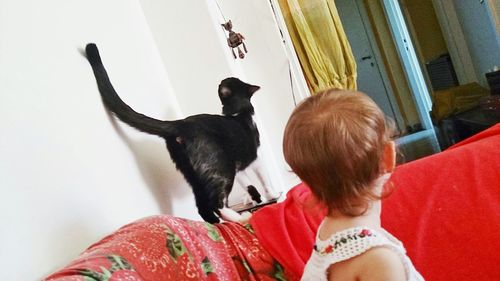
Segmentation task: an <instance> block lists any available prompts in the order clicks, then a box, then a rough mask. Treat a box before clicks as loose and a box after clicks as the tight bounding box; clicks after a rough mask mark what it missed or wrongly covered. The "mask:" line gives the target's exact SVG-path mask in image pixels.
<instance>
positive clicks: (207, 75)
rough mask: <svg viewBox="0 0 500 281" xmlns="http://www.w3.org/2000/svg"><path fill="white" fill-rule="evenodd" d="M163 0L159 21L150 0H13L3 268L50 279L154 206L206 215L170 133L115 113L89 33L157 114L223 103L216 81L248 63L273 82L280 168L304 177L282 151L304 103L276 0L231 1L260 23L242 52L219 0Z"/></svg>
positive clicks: (3, 89) (248, 74)
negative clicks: (214, 5)
mask: <svg viewBox="0 0 500 281" xmlns="http://www.w3.org/2000/svg"><path fill="white" fill-rule="evenodd" d="M154 2H155V1H149V0H144V1H142V2H141V4H142V7H143V8H144V10H145V14H146V17H147V21H146V20H145V17H144V14H143V12H142V10H141V5H140V4H139V2H138V1H137V0H107V1H102V0H87V1H63V0H47V1H35V0H25V1H17V0H0V131H1V137H0V155H1V161H0V214H1V215H0V248H1V249H2V250H1V251H0V264H2V268H3V270H2V271H0V279H1V280H37V279H40V278H41V277H43V276H44V275H46V274H48V273H50V272H52V271H53V270H55V269H57V268H59V267H61V266H63V265H65V264H66V263H68V262H69V261H70V260H71V259H72V258H74V257H75V256H76V255H78V253H79V252H81V251H82V250H83V249H84V248H85V247H86V246H88V245H89V244H90V243H92V242H94V241H96V240H98V239H99V238H101V237H103V236H104V235H105V234H107V233H109V232H111V231H113V230H115V229H116V228H118V227H119V226H122V225H124V224H126V223H128V222H130V221H133V220H135V219H138V218H141V217H144V216H148V215H152V214H157V213H169V214H174V215H177V216H182V217H187V218H193V219H198V215H197V214H196V209H195V206H194V202H193V197H192V194H191V191H190V189H189V187H188V186H187V184H186V183H185V182H184V180H183V178H182V176H181V175H180V174H179V173H178V172H177V171H176V170H175V168H174V167H173V164H172V162H171V160H170V158H169V156H168V152H167V150H166V149H165V146H164V143H163V142H162V140H161V139H159V138H155V137H152V136H149V135H145V134H142V133H139V132H136V131H135V130H133V129H130V128H128V127H127V126H126V125H123V124H121V123H120V122H112V121H113V120H114V119H112V118H111V119H110V117H109V116H108V115H107V113H106V111H105V109H104V107H103V105H102V103H101V100H100V96H99V93H98V91H97V87H96V85H95V80H94V77H93V74H92V71H91V68H90V66H89V65H88V63H87V61H86V59H85V58H84V57H83V56H82V55H81V54H80V52H81V48H83V47H84V46H85V44H86V43H87V42H90V41H93V42H96V43H97V44H98V46H99V47H100V50H101V55H102V57H103V61H104V64H105V65H106V66H107V69H108V72H109V74H110V77H111V80H112V81H113V83H114V85H115V87H116V89H117V91H118V92H119V93H120V95H121V96H122V98H123V99H124V100H125V101H126V102H127V103H129V104H131V105H133V107H134V108H135V109H136V110H138V111H140V112H143V113H147V114H148V115H152V116H155V117H157V118H162V119H173V118H180V117H182V116H185V115H190V114H195V113H202V112H208V113H218V112H220V105H219V101H218V99H217V98H216V94H215V92H216V87H217V84H218V82H219V81H220V79H222V78H224V77H225V76H229V75H233V73H235V72H237V73H240V74H241V75H243V76H245V78H246V80H248V81H249V82H250V83H255V84H258V85H260V86H262V90H261V91H260V92H259V93H258V95H256V97H255V105H256V108H257V113H258V115H259V119H260V120H261V122H260V123H261V124H262V126H261V131H263V135H264V137H265V138H266V139H267V141H266V143H267V145H266V146H267V147H268V152H269V154H272V157H270V159H271V160H270V161H271V162H272V163H271V166H272V168H273V170H272V172H273V173H275V175H274V177H275V178H278V179H279V180H280V181H281V182H282V184H283V188H284V189H286V188H288V187H290V186H291V185H292V184H293V183H295V182H296V179H295V178H294V177H293V176H291V174H290V173H288V171H287V170H286V166H285V164H284V161H283V158H282V155H281V137H282V132H283V127H284V123H285V122H286V118H287V117H288V114H289V113H290V112H291V110H292V108H293V103H292V101H291V100H292V98H291V96H290V95H289V85H288V69H287V67H288V66H287V64H286V58H285V56H284V51H283V50H282V47H281V45H280V38H279V36H276V35H277V30H276V29H273V26H274V22H273V20H272V15H271V13H270V9H268V6H266V3H267V1H264V0H259V1H258V2H255V1H251V2H252V3H250V2H249V1H242V0H239V1H234V2H233V1H220V2H222V5H223V6H225V7H224V8H225V9H227V13H226V16H231V18H232V19H233V22H234V25H235V29H237V31H239V32H242V33H244V34H245V35H246V37H247V43H248V47H249V51H250V53H249V54H248V57H247V58H246V59H245V60H244V61H242V62H240V63H236V65H234V63H235V62H231V61H230V60H228V57H227V55H229V53H228V50H227V49H226V48H225V47H224V46H223V43H222V42H220V40H219V39H220V38H219V39H217V38H218V37H216V36H214V35H216V34H217V33H216V31H215V27H214V26H216V24H217V23H215V22H214V20H216V19H214V18H213V11H212V10H209V9H208V7H209V6H207V5H206V4H203V5H201V3H200V2H201V1H199V0H183V1H156V2H167V3H168V5H167V4H166V3H163V4H160V3H154ZM148 3H149V4H151V5H153V4H154V5H164V9H163V10H157V11H156V12H158V13H156V14H152V13H151V10H150V9H149V10H148V6H147V5H148ZM240 5H242V6H240ZM151 7H153V8H154V7H158V6H150V8H151ZM148 11H149V12H148ZM161 18H163V19H164V20H166V22H162V21H158V20H160V19H161ZM155 21H156V24H157V25H155ZM162 23H167V24H166V25H163V26H162ZM148 24H149V25H150V26H151V30H152V31H153V36H152V35H151V31H150V28H149V26H148ZM161 26H162V28H160V29H158V28H159V27H161ZM163 36H164V37H163ZM217 36H220V34H219V35H217ZM153 38H154V39H153ZM162 38H164V39H162ZM162 40H164V41H162ZM157 46H158V47H157ZM158 50H159V51H158ZM193 81H196V82H193Z"/></svg>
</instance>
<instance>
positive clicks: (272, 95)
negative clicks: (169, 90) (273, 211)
mask: <svg viewBox="0 0 500 281" xmlns="http://www.w3.org/2000/svg"><path fill="white" fill-rule="evenodd" d="M217 2H218V4H219V5H220V8H221V10H222V12H223V15H224V17H225V18H226V20H229V19H231V20H232V22H233V27H234V28H233V29H234V30H235V31H236V32H240V33H242V34H243V35H244V36H245V38H246V41H245V42H246V45H247V47H248V51H249V53H248V54H246V58H245V59H243V60H240V59H237V60H234V59H233V57H232V54H231V51H230V49H229V47H227V44H226V42H225V34H224V32H223V30H222V28H221V26H220V23H221V22H224V20H223V19H222V16H221V13H220V10H219V9H218V7H217V5H216V2H215V1H214V0H206V1H200V0H183V1H155V0H141V1H140V3H141V5H142V7H143V10H144V14H145V16H146V19H147V21H148V23H149V25H150V27H151V31H152V33H153V37H154V38H155V41H156V42H157V45H158V49H159V51H160V54H161V56H162V59H163V61H164V63H165V67H166V69H167V71H168V72H169V74H170V78H171V81H172V86H173V88H174V90H175V93H176V96H177V98H178V101H179V105H180V107H181V108H182V111H183V113H184V114H186V115H191V114H198V113H201V112H209V113H220V111H221V105H220V102H219V100H218V98H217V95H216V91H217V86H218V84H219V82H220V80H222V79H224V78H226V77H228V76H235V77H238V78H240V79H242V80H244V81H246V82H248V83H251V84H256V85H259V86H261V87H262V88H261V90H260V91H258V92H257V93H256V94H255V96H254V98H253V104H254V105H255V108H256V119H257V124H258V126H259V130H260V132H261V140H262V143H263V154H264V158H265V161H264V162H265V163H266V164H267V165H266V168H267V169H268V170H269V171H271V173H270V174H271V175H270V176H271V181H272V183H273V185H274V186H275V187H276V189H281V190H284V191H286V190H287V189H288V188H290V187H291V186H292V185H293V184H295V183H296V182H297V179H296V177H295V176H294V175H292V174H291V173H290V172H289V170H288V168H287V166H286V163H285V161H284V158H283V154H282V148H281V141H282V138H283V130H284V126H285V124H286V121H287V120H288V116H289V115H290V113H291V111H292V110H293V108H294V102H293V97H292V95H291V89H290V81H289V80H290V78H289V70H288V59H287V57H286V53H285V50H284V47H283V44H282V40H281V37H280V34H279V30H278V28H277V26H276V24H275V22H274V15H273V13H272V10H271V7H270V6H269V2H268V1H267V0H259V1H245V0H219V1H217Z"/></svg>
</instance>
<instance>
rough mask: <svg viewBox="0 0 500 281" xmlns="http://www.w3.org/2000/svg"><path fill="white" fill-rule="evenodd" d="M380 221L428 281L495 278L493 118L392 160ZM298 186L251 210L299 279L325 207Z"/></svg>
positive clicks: (499, 273)
mask: <svg viewBox="0 0 500 281" xmlns="http://www.w3.org/2000/svg"><path fill="white" fill-rule="evenodd" d="M391 179H392V180H393V182H394V183H395V186H396V189H395V191H394V193H393V194H392V195H391V196H390V197H389V198H388V199H386V200H384V202H383V212H382V224H383V227H384V228H386V229H387V230H388V231H389V232H391V233H392V234H394V235H395V236H396V237H398V238H399V239H400V240H401V241H402V242H403V244H404V245H405V247H406V249H407V251H408V255H409V257H410V258H411V259H412V261H413V263H414V264H415V266H416V268H417V270H419V271H420V272H421V274H422V275H423V276H424V278H426V279H427V280H443V281H444V280H447V281H448V280H463V281H470V280H500V265H499V264H498V261H499V260H500V258H499V257H497V255H498V254H499V253H500V124H497V125H496V126H494V127H493V128H490V129H489V130H487V131H484V132H482V133H480V134H478V135H476V136H474V137H472V138H470V139H467V140H465V141H463V142H461V143H459V144H457V145H455V146H453V147H451V148H450V149H448V150H446V151H444V152H442V153H439V154H436V155H433V156H430V157H426V158H424V159H420V160H417V161H413V162H410V163H407V164H404V165H401V166H399V167H398V168H397V169H396V171H395V172H394V174H393V176H392V178H391ZM308 202H310V191H309V190H308V188H307V187H306V186H304V185H298V186H296V187H295V188H293V189H292V190H291V191H290V192H289V193H288V195H287V199H286V200H285V201H284V202H282V203H279V204H275V205H274V206H270V207H267V208H263V209H261V210H259V211H258V212H256V213H255V214H254V215H253V217H252V219H251V221H250V222H251V224H252V226H253V228H254V229H255V233H256V236H257V237H258V238H259V241H260V243H261V244H262V245H263V246H264V248H266V249H267V250H268V251H269V252H270V253H271V254H272V255H273V256H274V257H275V258H276V259H277V260H278V261H279V262H280V263H281V264H282V265H283V266H284V267H285V269H286V270H287V271H288V272H290V273H291V276H290V277H291V278H290V279H298V278H299V277H300V275H301V274H302V271H303V268H304V265H305V262H306V261H307V259H308V258H309V255H310V254H311V250H312V246H313V244H314V242H313V241H314V235H315V233H316V230H317V226H318V224H319V222H320V221H321V220H322V218H323V217H324V211H321V210H319V211H318V209H314V208H311V207H310V206H309V205H310V203H308Z"/></svg>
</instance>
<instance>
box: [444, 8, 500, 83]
mask: <svg viewBox="0 0 500 281" xmlns="http://www.w3.org/2000/svg"><path fill="white" fill-rule="evenodd" d="M453 3H454V5H455V9H456V12H457V16H458V19H459V21H460V24H461V26H462V30H463V32H464V35H465V40H466V41H467V46H468V48H469V51H470V53H471V57H472V61H473V63H474V68H475V70H476V74H477V76H478V79H479V83H481V84H482V85H484V86H487V82H486V78H485V76H484V74H485V73H486V72H489V71H490V70H491V69H492V68H493V66H495V65H497V66H500V36H499V34H498V33H497V32H496V30H495V25H494V24H493V17H492V15H491V12H490V10H489V7H488V1H484V2H483V3H481V1H479V0H453Z"/></svg>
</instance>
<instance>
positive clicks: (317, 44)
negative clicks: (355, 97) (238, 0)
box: [279, 0, 356, 94]
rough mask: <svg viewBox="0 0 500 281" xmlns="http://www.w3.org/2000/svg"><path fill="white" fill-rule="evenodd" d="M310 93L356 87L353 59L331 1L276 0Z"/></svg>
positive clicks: (353, 88)
mask: <svg viewBox="0 0 500 281" xmlns="http://www.w3.org/2000/svg"><path fill="white" fill-rule="evenodd" d="M279 5H280V8H281V11H282V13H283V16H284V18H285V22H286V25H287V28H288V31H289V33H290V37H291V38H292V42H293V46H294V48H295V51H296V52H297V56H298V57H299V60H300V64H301V66H302V70H303V72H304V75H305V77H306V79H307V83H308V85H309V88H310V90H311V93H312V94H314V93H317V92H319V91H322V90H326V89H329V88H340V89H351V90H355V89H356V61H355V59H354V56H353V54H352V50H351V46H350V45H349V42H348V41H347V37H346V35H345V32H344V28H343V27H342V23H341V22H340V17H339V14H338V11H337V8H336V6H335V2H334V0H279Z"/></svg>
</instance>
